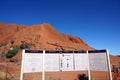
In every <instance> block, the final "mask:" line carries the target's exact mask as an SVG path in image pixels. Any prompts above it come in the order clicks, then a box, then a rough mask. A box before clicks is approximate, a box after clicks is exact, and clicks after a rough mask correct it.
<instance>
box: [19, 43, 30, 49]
mask: <svg viewBox="0 0 120 80" xmlns="http://www.w3.org/2000/svg"><path fill="white" fill-rule="evenodd" d="M27 48H29V44H27V43H22V44H21V45H20V49H27Z"/></svg>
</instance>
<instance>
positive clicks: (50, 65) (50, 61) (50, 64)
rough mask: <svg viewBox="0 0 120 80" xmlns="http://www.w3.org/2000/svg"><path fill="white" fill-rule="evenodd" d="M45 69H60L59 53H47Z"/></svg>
mask: <svg viewBox="0 0 120 80" xmlns="http://www.w3.org/2000/svg"><path fill="white" fill-rule="evenodd" d="M45 71H59V54H56V53H55V54H53V53H51V54H45Z"/></svg>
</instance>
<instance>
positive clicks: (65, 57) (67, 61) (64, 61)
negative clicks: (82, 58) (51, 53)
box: [60, 54, 73, 71]
mask: <svg viewBox="0 0 120 80" xmlns="http://www.w3.org/2000/svg"><path fill="white" fill-rule="evenodd" d="M70 70H73V54H60V71H70Z"/></svg>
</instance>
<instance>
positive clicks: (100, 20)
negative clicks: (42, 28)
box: [0, 0, 120, 55]
mask: <svg viewBox="0 0 120 80" xmlns="http://www.w3.org/2000/svg"><path fill="white" fill-rule="evenodd" d="M0 22H5V23H16V24H25V25H29V26H30V25H32V24H41V23H50V24H51V25H52V26H53V27H54V28H55V29H56V30H58V31H59V32H61V33H65V34H70V35H74V36H78V37H80V38H82V39H83V40H84V41H85V42H86V43H87V44H89V45H90V46H91V47H94V48H96V49H108V50H109V52H110V54H114V55H120V36H119V35H120V0H0Z"/></svg>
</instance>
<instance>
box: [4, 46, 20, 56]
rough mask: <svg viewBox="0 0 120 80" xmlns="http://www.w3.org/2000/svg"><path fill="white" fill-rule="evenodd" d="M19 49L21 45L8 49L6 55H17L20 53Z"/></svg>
mask: <svg viewBox="0 0 120 80" xmlns="http://www.w3.org/2000/svg"><path fill="white" fill-rule="evenodd" d="M19 50H20V48H19V46H16V47H14V48H13V49H12V50H8V52H7V54H6V57H7V58H12V57H13V56H15V55H16V54H17V53H18V51H19Z"/></svg>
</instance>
